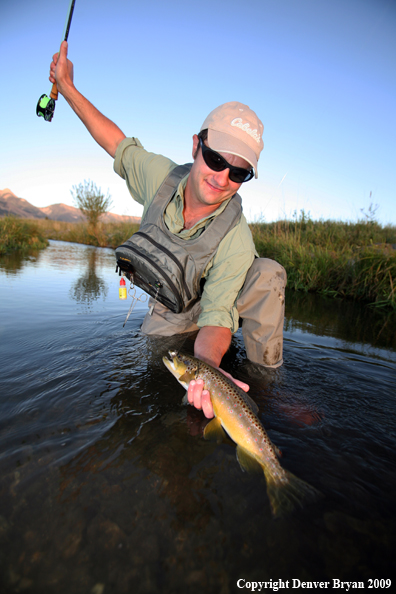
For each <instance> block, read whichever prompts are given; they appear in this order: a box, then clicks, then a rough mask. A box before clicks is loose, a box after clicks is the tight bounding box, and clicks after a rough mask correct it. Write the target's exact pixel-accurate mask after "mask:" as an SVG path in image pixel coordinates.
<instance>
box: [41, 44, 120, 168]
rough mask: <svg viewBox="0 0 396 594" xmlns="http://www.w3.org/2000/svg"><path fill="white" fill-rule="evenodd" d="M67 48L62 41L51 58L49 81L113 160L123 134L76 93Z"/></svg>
mask: <svg viewBox="0 0 396 594" xmlns="http://www.w3.org/2000/svg"><path fill="white" fill-rule="evenodd" d="M67 48H68V45H67V42H66V41H63V42H62V44H61V47H60V52H59V53H57V54H55V55H54V56H53V59H52V62H51V66H50V77H49V79H50V81H51V82H52V83H55V82H56V85H57V87H58V91H59V92H60V93H61V94H62V95H63V97H64V98H65V99H66V101H67V102H68V104H69V105H70V107H71V108H72V109H73V111H74V112H75V113H76V115H78V117H79V118H80V120H81V121H82V123H83V124H84V125H85V127H86V128H87V130H88V132H89V133H90V134H91V136H92V137H93V138H94V139H95V140H96V142H97V143H98V144H99V145H100V146H101V147H102V148H104V150H105V151H106V152H107V153H109V155H110V156H111V157H113V158H114V157H115V153H116V150H117V147H118V145H119V144H120V142H121V141H122V140H123V139H124V138H125V134H124V133H123V132H122V131H121V130H120V129H119V127H118V126H116V124H114V122H112V121H111V120H109V119H108V118H107V117H106V116H104V115H103V114H102V113H100V111H99V110H97V109H96V107H95V106H94V105H92V103H90V102H89V101H88V99H86V98H85V97H84V96H83V95H81V93H80V92H79V91H77V89H76V87H75V86H74V83H73V64H72V62H70V60H68V59H67Z"/></svg>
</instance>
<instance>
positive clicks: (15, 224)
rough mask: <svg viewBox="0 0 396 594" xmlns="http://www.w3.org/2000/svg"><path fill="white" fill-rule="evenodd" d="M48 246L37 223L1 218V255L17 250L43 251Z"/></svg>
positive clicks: (13, 218)
mask: <svg viewBox="0 0 396 594" xmlns="http://www.w3.org/2000/svg"><path fill="white" fill-rule="evenodd" d="M47 245H48V241H47V239H46V238H45V237H44V236H43V234H42V233H41V231H40V229H39V226H38V224H37V221H30V220H26V219H19V218H16V217H1V218H0V254H8V253H10V252H12V251H15V250H28V249H32V248H34V249H41V248H45V247H46V246H47Z"/></svg>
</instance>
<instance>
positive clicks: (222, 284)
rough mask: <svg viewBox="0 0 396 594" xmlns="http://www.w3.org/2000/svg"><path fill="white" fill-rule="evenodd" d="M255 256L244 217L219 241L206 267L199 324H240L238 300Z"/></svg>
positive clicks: (235, 326)
mask: <svg viewBox="0 0 396 594" xmlns="http://www.w3.org/2000/svg"><path fill="white" fill-rule="evenodd" d="M255 255H256V250H255V247H254V242H253V238H252V235H251V233H250V229H249V227H248V225H247V222H246V219H245V217H244V216H243V215H242V219H241V221H240V223H238V225H236V226H235V227H234V228H233V229H231V231H230V232H229V233H228V234H227V235H226V237H225V238H224V239H223V240H222V241H221V242H220V244H219V248H218V250H217V253H216V255H215V257H214V258H213V260H212V261H211V263H210V264H209V266H208V267H207V269H206V282H205V285H204V290H203V293H202V297H201V314H200V316H199V318H198V322H197V324H198V326H199V327H200V328H202V327H203V326H221V327H224V328H230V330H231V332H232V333H233V334H234V333H235V332H236V331H237V330H238V327H239V314H238V310H237V308H236V301H237V299H238V297H239V294H240V291H241V289H242V287H243V284H244V282H245V278H246V274H247V271H248V270H249V268H250V267H251V265H252V263H253V260H254V258H255Z"/></svg>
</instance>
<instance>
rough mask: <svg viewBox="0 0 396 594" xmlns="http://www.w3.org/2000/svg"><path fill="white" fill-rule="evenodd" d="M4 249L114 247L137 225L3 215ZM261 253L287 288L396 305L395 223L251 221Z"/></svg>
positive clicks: (390, 306) (0, 222)
mask: <svg viewBox="0 0 396 594" xmlns="http://www.w3.org/2000/svg"><path fill="white" fill-rule="evenodd" d="M0 225H1V226H0V235H1V243H0V249H2V250H3V251H2V252H0V253H4V249H6V250H10V249H16V247H17V246H18V245H21V246H27V247H37V246H38V245H40V246H45V245H46V243H45V242H46V240H47V239H57V240H62V241H69V242H75V243H84V244H87V245H94V246H98V247H110V248H113V249H114V248H116V247H117V246H119V245H121V244H122V243H124V241H125V240H126V239H128V238H129V237H130V236H131V235H133V233H135V232H136V231H137V230H138V229H139V225H137V224H131V223H125V222H122V223H99V224H98V226H97V227H96V229H94V228H92V227H90V226H89V225H88V224H87V223H64V222H60V221H51V220H45V219H41V220H38V221H27V220H26V219H12V218H10V217H5V218H4V219H0ZM250 228H251V230H252V234H253V239H254V242H255V245H256V249H257V252H258V254H259V255H260V256H261V257H267V258H273V259H274V260H277V261H278V262H279V263H280V264H282V265H283V266H284V267H285V268H286V271H287V275H288V281H287V286H288V288H291V289H295V290H297V291H306V292H307V291H310V292H319V293H322V294H325V295H329V296H332V297H346V298H350V299H354V300H357V301H362V302H365V303H369V304H370V305H372V306H374V307H376V308H384V309H388V310H389V309H394V310H395V309H396V249H393V247H396V227H394V226H391V225H389V226H387V227H382V226H381V225H379V224H378V223H377V222H375V221H372V220H366V221H358V222H357V223H343V222H337V221H322V220H321V221H312V220H311V219H310V218H309V217H307V216H306V215H305V213H304V211H301V214H300V216H299V217H298V218H297V217H294V220H284V221H277V222H276V223H262V222H261V223H252V224H251V225H250ZM4 246H6V247H4Z"/></svg>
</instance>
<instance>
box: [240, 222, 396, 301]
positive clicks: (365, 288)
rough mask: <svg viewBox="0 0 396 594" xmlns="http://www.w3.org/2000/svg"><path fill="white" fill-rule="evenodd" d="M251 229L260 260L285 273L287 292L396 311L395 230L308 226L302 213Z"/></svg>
mask: <svg viewBox="0 0 396 594" xmlns="http://www.w3.org/2000/svg"><path fill="white" fill-rule="evenodd" d="M251 229H252V233H253V239H254V242H255V245H256V249H257V251H258V254H259V255H260V256H261V257H266V258H273V259H274V260H277V261H278V262H279V263H280V264H282V265H283V266H284V267H285V269H286V271H287V275H288V281H287V286H288V288H291V289H295V290H297V291H312V292H318V293H322V294H325V295H328V296H331V297H347V298H350V299H354V300H356V301H362V302H365V303H369V304H370V305H372V306H374V307H377V308H386V309H389V308H391V309H396V287H395V279H396V250H394V249H392V244H396V227H393V226H388V227H381V226H380V225H379V224H378V223H376V222H372V221H367V222H366V221H359V222H358V223H342V222H336V221H312V220H310V219H308V220H307V218H306V217H305V215H304V213H302V216H301V217H300V219H299V220H295V221H278V222H276V223H268V224H267V223H254V224H252V225H251Z"/></svg>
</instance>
